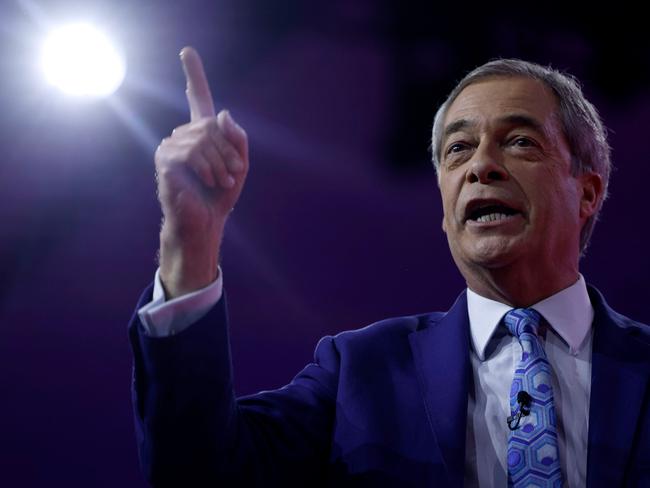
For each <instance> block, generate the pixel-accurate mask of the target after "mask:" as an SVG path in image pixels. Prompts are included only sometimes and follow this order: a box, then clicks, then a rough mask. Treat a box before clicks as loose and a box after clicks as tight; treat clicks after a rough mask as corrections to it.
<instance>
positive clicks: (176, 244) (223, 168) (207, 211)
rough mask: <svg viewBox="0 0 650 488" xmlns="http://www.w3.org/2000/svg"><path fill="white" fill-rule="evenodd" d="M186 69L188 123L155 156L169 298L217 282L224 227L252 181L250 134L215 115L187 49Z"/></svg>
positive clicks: (162, 258)
mask: <svg viewBox="0 0 650 488" xmlns="http://www.w3.org/2000/svg"><path fill="white" fill-rule="evenodd" d="M181 61H182V63H183V70H184V71H185V77H186V79H187V90H186V95H187V101H188V103H189V107H190V114H191V119H190V123H189V124H185V125H182V126H180V127H177V128H176V129H174V131H173V132H172V134H171V136H169V137H167V138H165V139H163V141H162V142H161V144H160V146H158V149H157V150H156V154H155V162H156V174H157V180H158V198H159V200H160V205H161V208H162V212H163V216H164V221H163V225H162V229H161V232H160V277H161V280H162V283H163V286H164V288H165V292H166V294H167V298H174V297H177V296H180V295H183V294H186V293H190V292H192V291H195V290H198V289H200V288H203V287H204V286H207V285H208V284H210V283H211V282H213V281H214V280H215V279H216V277H217V265H218V263H219V246H220V244H221V240H222V237H223V230H224V226H225V224H226V220H227V218H228V215H229V214H230V211H231V210H232V208H233V207H234V206H235V203H236V202H237V199H238V198H239V195H240V193H241V191H242V188H243V185H244V181H245V179H246V174H247V173H248V141H247V137H246V132H244V130H243V129H242V128H241V127H240V126H239V125H237V123H236V122H235V121H234V120H233V119H232V117H231V116H230V114H229V113H228V111H226V110H222V111H221V112H219V114H218V115H215V109H214V103H213V101H212V94H211V92H210V87H209V85H208V81H207V78H206V76H205V72H204V70H203V63H202V62H201V58H200V57H199V54H198V53H197V52H196V51H195V50H194V49H193V48H191V47H186V48H183V50H182V51H181Z"/></svg>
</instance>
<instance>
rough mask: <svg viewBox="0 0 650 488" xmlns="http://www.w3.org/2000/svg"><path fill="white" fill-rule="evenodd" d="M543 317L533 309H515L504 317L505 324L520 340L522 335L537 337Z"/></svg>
mask: <svg viewBox="0 0 650 488" xmlns="http://www.w3.org/2000/svg"><path fill="white" fill-rule="evenodd" d="M541 318H542V316H541V315H540V314H539V312H538V311H537V310H533V309H532V308H515V309H513V310H510V311H509V312H508V313H507V314H506V316H505V317H504V322H505V323H506V326H507V327H508V330H509V331H510V333H511V334H512V335H513V336H515V337H517V338H519V337H520V336H521V334H524V333H529V334H533V335H537V330H538V329H539V323H540V321H541Z"/></svg>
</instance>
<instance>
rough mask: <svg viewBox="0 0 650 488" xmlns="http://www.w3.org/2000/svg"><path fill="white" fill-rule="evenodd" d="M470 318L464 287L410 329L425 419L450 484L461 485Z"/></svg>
mask: <svg viewBox="0 0 650 488" xmlns="http://www.w3.org/2000/svg"><path fill="white" fill-rule="evenodd" d="M468 334H469V318H468V316H467V296H466V293H465V292H463V293H462V294H461V295H460V296H459V297H458V299H457V300H456V303H454V305H453V307H452V308H451V310H449V312H448V313H447V314H445V315H444V316H442V317H441V318H438V317H436V316H432V318H431V319H430V321H429V323H427V324H426V325H425V326H424V327H423V328H421V329H420V330H417V331H415V332H413V333H411V334H410V335H409V341H410V344H411V350H412V352H413V358H414V361H415V367H416V370H417V373H418V381H419V383H420V388H421V392H422V397H423V400H424V404H425V409H426V412H427V416H428V420H429V425H430V426H431V428H432V430H433V432H434V434H435V438H436V441H437V444H438V447H439V448H440V451H441V453H442V457H443V459H444V461H445V467H446V469H447V474H448V476H449V484H450V485H462V481H463V470H464V463H465V428H466V422H467V388H468V380H469V375H470V364H469V335H468Z"/></svg>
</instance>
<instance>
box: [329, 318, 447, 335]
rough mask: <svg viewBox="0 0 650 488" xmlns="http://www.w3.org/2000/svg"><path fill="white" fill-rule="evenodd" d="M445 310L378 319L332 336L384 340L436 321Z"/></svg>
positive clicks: (406, 333)
mask: <svg viewBox="0 0 650 488" xmlns="http://www.w3.org/2000/svg"><path fill="white" fill-rule="evenodd" d="M444 316H445V312H429V313H422V314H416V315H405V316H402V317H390V318H386V319H383V320H379V321H377V322H374V323H372V324H369V325H367V326H365V327H362V328H359V329H352V330H345V331H343V332H339V333H338V334H336V335H335V336H334V339H335V340H336V341H337V342H339V343H342V342H359V341H360V342H367V341H376V340H380V341H385V340H390V339H391V338H397V337H401V336H405V335H408V334H410V333H411V332H415V331H416V330H420V329H421V328H423V327H426V326H428V325H430V324H431V323H435V322H438V321H439V320H440V319H441V318H442V317H444Z"/></svg>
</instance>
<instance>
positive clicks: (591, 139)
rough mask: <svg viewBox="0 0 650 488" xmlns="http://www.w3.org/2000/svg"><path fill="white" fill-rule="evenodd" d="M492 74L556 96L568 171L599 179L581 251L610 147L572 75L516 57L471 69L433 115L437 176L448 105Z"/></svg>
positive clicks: (607, 169)
mask: <svg viewBox="0 0 650 488" xmlns="http://www.w3.org/2000/svg"><path fill="white" fill-rule="evenodd" d="M495 77H508V78H512V77H526V78H532V79H534V80H538V81H540V82H542V83H544V84H545V85H546V86H547V87H548V88H550V89H551V90H552V91H553V93H555V96H556V97H557V101H558V112H559V113H558V115H559V120H560V123H561V124H562V130H563V132H564V136H565V137H566V139H567V142H568V144H569V149H570V151H571V173H572V174H573V175H574V176H578V175H581V174H585V173H588V172H594V173H597V174H598V175H600V177H601V178H602V181H603V196H602V198H601V199H600V202H598V208H597V211H596V213H595V214H594V215H592V216H591V217H589V219H588V220H587V221H586V222H585V225H584V226H583V228H582V231H581V233H580V251H581V252H582V253H584V251H585V250H586V249H587V246H588V245H589V240H590V239H591V235H592V233H593V231H594V226H595V225H596V221H597V220H598V215H599V214H600V209H601V207H602V204H603V201H604V200H605V198H607V187H608V184H609V175H610V172H611V167H612V163H611V160H610V153H611V149H610V147H609V144H608V142H607V131H606V129H605V127H604V125H603V122H602V120H601V118H600V116H599V115H598V111H597V110H596V108H595V107H594V106H593V105H592V104H591V103H590V102H589V101H588V100H587V99H586V98H585V96H584V95H583V93H582V89H581V87H580V83H579V82H578V80H576V78H574V77H573V76H571V75H569V74H567V73H562V72H560V71H558V70H556V69H553V68H551V67H550V66H549V67H546V66H541V65H539V64H535V63H529V62H527V61H522V60H520V59H496V60H493V61H490V62H488V63H486V64H484V65H482V66H479V67H478V68H476V69H475V70H473V71H471V72H470V73H469V74H467V75H466V76H465V77H464V78H463V79H462V80H461V81H460V82H459V83H458V84H457V85H456V87H455V88H454V89H453V90H452V92H451V93H450V94H449V96H448V97H447V100H445V102H444V103H443V104H442V105H441V106H440V108H439V109H438V111H437V112H436V116H435V118H434V122H433V136H432V139H431V153H432V156H433V165H434V167H435V168H436V173H437V174H438V177H439V176H440V151H441V149H442V148H441V145H442V134H443V129H444V128H443V123H444V118H445V116H446V115H447V111H448V110H449V107H450V106H451V104H452V103H453V102H454V100H456V98H457V97H458V95H459V94H460V92H462V91H463V90H464V89H465V88H466V87H467V86H468V85H471V84H472V83H476V82H477V81H480V80H483V79H485V78H495Z"/></svg>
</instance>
